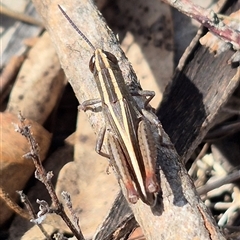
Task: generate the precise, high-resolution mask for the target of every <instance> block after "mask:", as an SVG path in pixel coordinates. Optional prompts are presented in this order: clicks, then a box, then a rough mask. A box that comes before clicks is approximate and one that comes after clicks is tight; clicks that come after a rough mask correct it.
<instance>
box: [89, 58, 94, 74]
mask: <svg viewBox="0 0 240 240" xmlns="http://www.w3.org/2000/svg"><path fill="white" fill-rule="evenodd" d="M94 68H95V55H93V56H92V57H91V59H90V61H89V69H90V71H91V72H92V73H93V72H94Z"/></svg>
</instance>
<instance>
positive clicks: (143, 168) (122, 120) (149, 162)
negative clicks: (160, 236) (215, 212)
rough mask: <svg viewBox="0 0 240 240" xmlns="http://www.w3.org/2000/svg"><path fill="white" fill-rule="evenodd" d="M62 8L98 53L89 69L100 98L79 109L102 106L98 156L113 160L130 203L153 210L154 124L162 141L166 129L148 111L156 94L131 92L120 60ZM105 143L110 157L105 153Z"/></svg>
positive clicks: (154, 186) (154, 191)
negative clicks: (140, 97)
mask: <svg viewBox="0 0 240 240" xmlns="http://www.w3.org/2000/svg"><path fill="white" fill-rule="evenodd" d="M58 7H59V9H60V10H61V12H62V13H63V15H64V16H65V17H66V19H67V20H68V21H69V23H70V24H71V25H72V27H73V28H74V29H75V30H76V31H77V32H78V34H79V35H80V36H81V37H82V38H83V39H84V40H85V41H86V43H87V44H88V45H89V46H90V48H91V49H92V50H93V51H94V54H93V56H92V57H91V59H90V62H89V69H90V71H91V72H92V74H93V76H94V79H95V81H96V85H97V88H98V91H99V94H100V98H99V99H90V100H86V101H84V102H83V103H82V104H81V105H80V107H79V109H81V110H84V111H86V110H94V108H95V106H96V105H97V104H99V103H100V104H101V108H102V113H103V115H104V118H105V125H104V126H102V128H101V129H100V131H99V134H98V139H97V143H96V152H97V153H98V154H100V155H101V156H103V157H107V158H108V159H110V164H111V165H112V166H113V168H114V170H115V172H116V173H117V176H118V180H119V183H120V184H123V186H124V188H125V190H126V195H127V199H128V201H129V202H131V203H136V202H137V201H138V199H139V198H141V200H142V201H143V202H144V203H146V204H148V205H150V206H152V205H153V204H154V201H155V193H157V192H158V191H159V184H158V181H157V178H156V175H155V168H156V159H157V144H156V143H155V138H154V136H153V132H152V127H151V124H155V125H157V127H158V132H159V137H160V139H161V129H162V128H161V124H160V122H159V120H158V119H157V117H156V116H155V115H153V114H152V113H151V112H149V111H147V110H146V109H145V108H146V107H147V106H148V103H149V102H150V101H151V99H152V98H153V97H154V95H155V93H154V92H152V91H142V92H138V93H132V92H130V91H129V89H128V88H127V86H126V84H125V81H124V78H123V75H122V72H121V70H120V67H119V65H118V60H117V59H116V57H115V56H114V55H113V54H111V53H110V52H107V51H104V50H102V49H98V48H95V47H94V46H93V44H92V43H91V42H90V41H89V40H88V39H87V37H86V36H85V35H84V34H83V33H82V32H81V31H80V29H79V28H78V27H77V26H76V25H75V23H73V21H72V20H71V19H70V17H69V16H68V15H67V14H66V12H65V11H64V10H63V9H62V8H61V6H59V5H58ZM134 95H143V96H144V97H145V104H144V106H145V108H144V109H140V108H139V106H138V105H137V104H136V102H135V100H134V98H133V96H134ZM104 142H105V146H106V147H107V151H108V153H106V152H104V151H103V150H102V147H103V143H104Z"/></svg>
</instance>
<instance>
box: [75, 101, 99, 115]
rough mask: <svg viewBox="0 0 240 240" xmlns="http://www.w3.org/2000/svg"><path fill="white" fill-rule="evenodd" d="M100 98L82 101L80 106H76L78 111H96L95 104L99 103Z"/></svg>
mask: <svg viewBox="0 0 240 240" xmlns="http://www.w3.org/2000/svg"><path fill="white" fill-rule="evenodd" d="M101 102H102V101H101V99H100V98H94V99H89V100H86V101H84V102H83V103H82V104H81V105H79V106H78V110H83V111H84V112H86V111H87V110H91V111H93V112H95V111H96V106H95V105H97V104H99V103H101Z"/></svg>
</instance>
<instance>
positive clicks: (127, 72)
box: [33, 0, 224, 240]
mask: <svg viewBox="0 0 240 240" xmlns="http://www.w3.org/2000/svg"><path fill="white" fill-rule="evenodd" d="M33 2H34V3H35V6H36V8H37V11H38V12H39V13H40V15H41V16H42V17H43V20H44V22H45V26H46V28H47V30H48V31H49V34H50V36H51V38H52V41H53V42H54V44H55V46H56V50H57V52H58V55H59V58H60V61H61V64H62V67H63V68H64V70H65V73H66V75H67V77H68V79H69V82H70V83H71V85H72V87H73V89H74V91H75V94H76V97H77V98H78V100H79V102H80V103H82V102H83V101H85V100H87V99H92V98H96V97H98V96H99V94H98V92H97V89H96V84H95V82H94V79H93V76H92V74H91V73H90V71H89V69H88V62H89V59H90V57H91V55H92V50H91V49H90V48H89V46H88V45H87V44H86V42H85V41H83V40H82V39H81V37H80V36H78V35H77V33H76V32H75V30H74V29H73V28H72V27H71V26H70V25H69V23H68V22H67V21H66V19H65V18H64V17H63V16H62V14H61V12H60V11H59V9H58V6H57V5H58V4H60V5H61V6H62V7H63V8H65V10H66V12H67V13H68V14H69V15H70V17H71V19H72V20H73V21H74V22H75V23H76V24H77V25H78V27H79V28H80V29H81V31H82V32H83V33H84V34H85V35H86V36H87V38H88V39H89V40H90V41H91V42H92V43H93V45H94V46H96V47H100V48H103V49H104V50H107V51H110V52H112V53H113V54H114V55H115V56H116V57H117V59H118V60H119V65H120V68H121V69H122V72H123V76H124V79H125V81H126V83H127V84H133V85H135V86H137V83H136V82H134V81H136V79H135V77H134V74H133V73H132V71H131V66H130V65H129V63H128V61H127V60H126V58H125V56H124V55H123V53H122V51H121V49H120V48H119V45H118V43H117V41H116V38H115V36H114V35H113V33H112V32H111V31H110V29H109V28H108V27H107V25H106V24H105V22H104V21H103V19H102V16H101V15H100V14H99V13H98V12H97V10H96V8H95V7H94V5H93V4H92V3H91V1H87V0H82V1H79V0H73V1H70V2H68V3H67V2H64V1H62V2H61V1H55V0H42V1H37V0H34V1H33ZM138 101H139V102H138V103H139V104H140V105H141V104H142V101H141V99H138ZM87 114H88V116H89V120H90V121H91V124H92V126H93V127H94V129H95V131H96V132H97V131H98V129H100V127H101V124H102V122H103V121H104V120H103V116H102V114H100V113H95V114H94V113H91V112H89V113H87ZM164 142H166V143H170V142H169V139H168V137H167V136H166V135H164ZM158 166H159V169H160V171H159V176H160V179H161V189H162V193H160V194H159V204H158V205H157V206H156V207H155V208H154V209H151V208H150V207H148V206H147V205H145V204H143V203H142V202H141V201H138V203H137V204H135V205H131V208H132V211H133V213H134V216H135V218H136V220H137V221H138V223H139V225H140V226H141V228H142V229H143V232H144V234H145V236H146V239H151V240H154V239H159V238H161V239H179V236H181V239H193V238H195V237H198V238H199V239H224V238H223V237H222V235H221V233H220V231H219V229H218V228H217V226H216V225H215V223H214V220H213V218H212V217H211V215H210V214H209V213H208V211H207V209H206V207H205V205H204V204H203V203H202V201H201V200H200V198H199V196H198V195H197V193H196V191H195V190H194V187H193V184H192V181H191V179H190V178H189V176H188V174H187V172H186V170H185V168H184V166H183V165H182V164H181V162H180V161H179V157H178V155H177V153H176V152H175V151H174V150H169V149H167V148H164V147H162V146H159V158H158Z"/></svg>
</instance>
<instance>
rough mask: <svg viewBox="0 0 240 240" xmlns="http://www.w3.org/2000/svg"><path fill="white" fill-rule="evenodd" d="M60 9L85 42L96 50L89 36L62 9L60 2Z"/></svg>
mask: <svg viewBox="0 0 240 240" xmlns="http://www.w3.org/2000/svg"><path fill="white" fill-rule="evenodd" d="M58 7H59V9H60V10H61V12H62V14H63V15H64V17H65V18H66V19H67V20H68V22H69V23H70V24H71V25H72V27H73V28H74V29H75V30H76V31H77V33H78V34H79V35H80V36H81V37H82V38H83V40H85V42H86V43H87V44H88V45H89V46H90V47H91V48H92V49H93V50H94V51H95V50H96V48H95V47H94V46H93V45H92V43H91V42H90V41H89V40H88V38H87V37H86V36H85V35H84V34H83V32H82V31H81V30H80V29H79V28H78V27H77V25H76V24H75V23H74V22H73V21H72V19H71V18H70V17H69V16H68V15H67V13H66V12H65V11H64V10H63V9H62V7H61V6H60V5H59V4H58Z"/></svg>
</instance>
